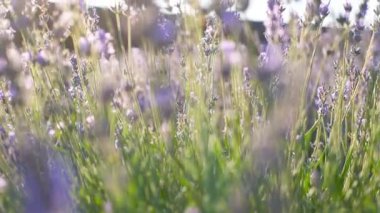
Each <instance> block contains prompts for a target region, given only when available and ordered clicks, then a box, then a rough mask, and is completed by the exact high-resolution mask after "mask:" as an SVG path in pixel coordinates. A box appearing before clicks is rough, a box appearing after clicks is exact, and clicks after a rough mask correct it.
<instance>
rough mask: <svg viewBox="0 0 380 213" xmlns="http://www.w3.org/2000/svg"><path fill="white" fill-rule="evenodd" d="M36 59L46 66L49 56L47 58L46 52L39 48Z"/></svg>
mask: <svg viewBox="0 0 380 213" xmlns="http://www.w3.org/2000/svg"><path fill="white" fill-rule="evenodd" d="M36 61H37V63H38V64H39V65H41V66H47V65H49V58H48V54H47V52H46V51H45V50H40V51H39V52H38V53H37V56H36Z"/></svg>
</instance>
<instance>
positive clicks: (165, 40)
mask: <svg viewBox="0 0 380 213" xmlns="http://www.w3.org/2000/svg"><path fill="white" fill-rule="evenodd" d="M150 37H151V39H152V41H153V42H154V43H155V44H156V45H158V46H165V45H169V44H171V43H173V42H174V41H175V39H176V37H177V27H176V25H175V22H174V21H173V20H171V19H168V18H165V17H161V18H159V19H158V20H157V22H156V23H155V24H154V25H153V28H152V29H151V32H150Z"/></svg>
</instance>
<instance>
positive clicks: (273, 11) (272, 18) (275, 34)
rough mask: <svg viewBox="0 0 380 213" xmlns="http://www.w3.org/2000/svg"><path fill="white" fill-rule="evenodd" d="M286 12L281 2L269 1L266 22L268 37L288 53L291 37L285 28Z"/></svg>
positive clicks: (276, 0) (277, 0)
mask: <svg viewBox="0 0 380 213" xmlns="http://www.w3.org/2000/svg"><path fill="white" fill-rule="evenodd" d="M284 11H285V8H284V7H283V5H282V3H281V1H280V0H269V1H268V11H267V13H268V20H267V21H266V22H265V27H266V31H265V34H266V36H267V37H268V38H269V39H270V40H271V41H272V42H275V43H280V44H281V46H282V49H283V50H284V51H286V50H287V49H288V47H289V44H290V36H289V34H288V32H287V29H286V27H285V22H284V20H283V18H282V13H283V12H284Z"/></svg>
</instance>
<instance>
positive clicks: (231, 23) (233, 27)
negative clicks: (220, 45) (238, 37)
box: [220, 11, 242, 35]
mask: <svg viewBox="0 0 380 213" xmlns="http://www.w3.org/2000/svg"><path fill="white" fill-rule="evenodd" d="M220 18H221V20H222V24H223V32H224V33H225V34H226V35H229V34H238V33H240V31H241V29H242V22H241V20H240V17H239V14H238V13H237V12H234V11H223V12H222V13H221V15H220Z"/></svg>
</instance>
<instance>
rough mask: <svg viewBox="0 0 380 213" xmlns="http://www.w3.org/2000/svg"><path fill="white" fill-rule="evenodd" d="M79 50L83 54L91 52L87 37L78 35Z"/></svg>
mask: <svg viewBox="0 0 380 213" xmlns="http://www.w3.org/2000/svg"><path fill="white" fill-rule="evenodd" d="M79 51H80V53H81V54H83V55H87V56H88V55H90V53H91V43H90V42H89V41H88V39H87V38H84V37H80V38H79Z"/></svg>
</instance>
